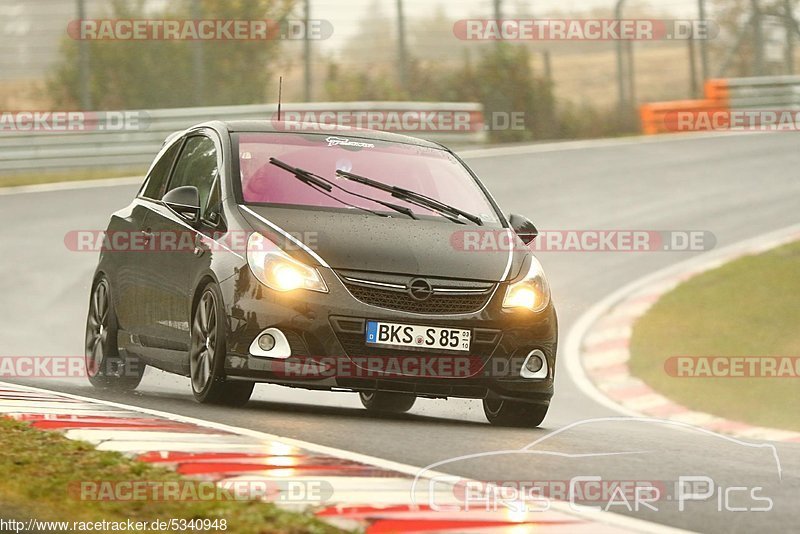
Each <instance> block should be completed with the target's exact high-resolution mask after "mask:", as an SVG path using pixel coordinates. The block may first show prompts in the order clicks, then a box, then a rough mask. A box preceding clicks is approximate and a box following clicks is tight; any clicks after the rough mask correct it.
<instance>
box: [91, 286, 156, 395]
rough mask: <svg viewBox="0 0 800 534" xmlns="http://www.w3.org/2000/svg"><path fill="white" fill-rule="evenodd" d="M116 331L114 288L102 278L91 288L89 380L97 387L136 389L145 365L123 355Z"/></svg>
mask: <svg viewBox="0 0 800 534" xmlns="http://www.w3.org/2000/svg"><path fill="white" fill-rule="evenodd" d="M117 331H118V325H117V314H116V313H115V311H114V301H113V300H112V299H111V285H110V284H109V283H108V280H107V279H106V278H105V276H103V277H101V278H100V279H98V280H97V282H96V283H95V285H94V287H93V288H92V295H91V298H90V300H89V315H88V316H87V318H86V336H85V344H84V347H85V351H84V361H85V363H86V377H87V378H88V379H89V382H90V383H91V384H92V385H93V386H94V387H97V388H106V389H118V390H123V391H130V390H134V389H136V387H137V386H138V385H139V383H140V382H141V381H142V376H143V375H144V369H145V364H144V363H143V362H141V361H140V360H139V359H138V358H137V357H135V356H133V355H132V354H128V353H124V354H120V351H119V347H118V346H117Z"/></svg>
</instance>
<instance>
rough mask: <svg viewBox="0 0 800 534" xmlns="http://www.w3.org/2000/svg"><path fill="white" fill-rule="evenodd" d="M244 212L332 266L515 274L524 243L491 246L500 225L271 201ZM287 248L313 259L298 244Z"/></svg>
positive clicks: (259, 226) (475, 276)
mask: <svg viewBox="0 0 800 534" xmlns="http://www.w3.org/2000/svg"><path fill="white" fill-rule="evenodd" d="M242 214H243V216H244V217H246V218H247V220H248V222H249V223H250V224H251V226H252V227H253V228H254V229H255V230H257V231H260V232H264V233H265V235H267V237H269V234H271V233H274V231H275V230H274V229H273V228H272V227H271V225H270V224H269V223H271V224H272V225H275V226H277V227H279V228H280V229H282V230H283V231H285V232H288V233H289V234H291V235H292V236H293V237H295V238H296V239H298V240H300V241H302V242H303V243H304V244H305V245H306V246H308V247H309V248H310V249H311V250H313V251H314V252H315V253H316V254H317V255H318V256H319V257H320V258H321V259H322V260H323V261H324V262H326V263H327V264H328V265H329V266H330V267H331V268H333V269H341V270H350V271H374V272H381V273H396V274H408V275H418V276H429V277H437V278H453V279H460V280H481V281H491V282H498V281H502V280H503V279H504V278H503V276H504V275H507V274H508V275H510V276H511V277H514V276H516V274H517V273H518V272H519V270H520V268H521V266H522V263H523V261H524V259H525V251H524V250H522V249H524V248H525V246H524V245H523V244H522V243H521V242H520V241H519V238H517V237H516V235H513V236H512V239H513V240H514V243H516V245H517V246H514V247H513V249H514V251H513V252H509V250H508V248H509V247H507V246H506V247H498V246H492V242H493V241H495V239H496V237H498V236H504V234H505V233H506V232H507V230H505V229H502V228H499V227H495V228H491V229H489V228H485V227H479V226H475V225H472V224H468V225H459V224H455V223H450V222H447V221H439V220H413V219H409V218H406V217H404V216H403V215H399V214H398V216H397V217H391V218H387V217H378V216H375V215H371V214H362V213H342V212H333V211H321V210H303V209H293V208H276V207H272V206H270V207H265V206H247V207H243V209H242ZM264 219H266V220H267V221H268V222H265V221H264ZM465 232H468V233H472V234H471V235H470V236H469V237H468V238H467V241H468V242H470V243H475V240H476V236H477V239H478V240H479V241H481V242H482V243H484V244H485V243H488V246H481V247H479V248H480V250H474V249H475V248H476V247H474V246H472V247H465V246H464V242H465V235H466V234H465ZM476 233H477V234H476ZM489 233H491V234H492V235H488V236H487V235H486V234H489ZM486 238H488V239H486ZM289 248H290V249H292V248H294V249H299V247H289ZM467 248H471V250H466V249H467ZM287 252H289V253H290V254H292V255H293V256H295V257H297V258H298V259H300V260H301V261H306V262H309V261H314V260H313V259H312V258H311V257H309V256H308V255H307V254H306V253H305V252H304V251H302V250H287ZM509 261H510V265H509ZM507 278H508V277H507Z"/></svg>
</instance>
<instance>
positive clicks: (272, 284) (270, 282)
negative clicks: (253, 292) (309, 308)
mask: <svg viewBox="0 0 800 534" xmlns="http://www.w3.org/2000/svg"><path fill="white" fill-rule="evenodd" d="M247 264H248V265H249V266H250V270H251V271H252V272H253V274H254V275H255V277H256V278H257V279H258V280H259V281H260V282H261V283H262V284H264V285H265V286H267V287H269V288H270V289H274V290H275V291H292V290H295V289H308V290H309V291H319V292H321V293H327V292H328V286H326V285H325V281H324V280H323V279H322V276H320V274H319V271H317V270H316V269H315V268H313V267H309V266H308V265H305V264H303V263H300V262H299V261H297V260H295V259H293V258H292V257H291V256H289V255H288V254H286V253H285V252H284V251H282V250H281V249H279V248H278V247H277V246H276V245H275V244H274V243H272V242H271V241H269V240H268V239H266V238H265V237H264V236H262V235H261V234H258V233H253V234H251V235H250V239H248V241H247Z"/></svg>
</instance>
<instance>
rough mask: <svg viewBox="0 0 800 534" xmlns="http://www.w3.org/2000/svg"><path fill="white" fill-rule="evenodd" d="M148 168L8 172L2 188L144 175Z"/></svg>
mask: <svg viewBox="0 0 800 534" xmlns="http://www.w3.org/2000/svg"><path fill="white" fill-rule="evenodd" d="M146 170H147V169H144V170H143V169H139V170H138V171H136V170H102V169H86V170H76V171H64V172H53V171H50V172H36V173H23V174H7V175H2V176H0V188H2V187H13V186H19V185H38V184H49V183H53V182H77V181H83V180H100V179H103V178H122V177H127V176H138V175H142V176H144V172H145V171H146Z"/></svg>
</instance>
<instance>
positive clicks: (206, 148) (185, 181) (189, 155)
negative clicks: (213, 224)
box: [167, 136, 217, 217]
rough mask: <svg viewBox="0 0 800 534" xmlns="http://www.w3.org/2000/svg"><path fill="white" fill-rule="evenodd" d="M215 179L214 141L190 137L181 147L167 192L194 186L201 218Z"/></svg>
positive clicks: (215, 152) (215, 151)
mask: <svg viewBox="0 0 800 534" xmlns="http://www.w3.org/2000/svg"><path fill="white" fill-rule="evenodd" d="M216 177H217V150H216V147H215V146H214V141H212V140H211V139H209V138H208V137H201V136H196V137H190V138H189V139H188V140H187V141H186V143H185V144H184V145H183V150H182V151H181V155H180V157H179V158H178V163H177V164H176V165H175V171H174V172H173V173H172V180H170V182H169V187H168V189H167V191H172V190H173V189H175V188H177V187H182V186H185V185H193V186H195V187H196V188H197V191H198V192H199V193H200V206H201V207H202V208H203V213H201V216H203V217H204V216H205V212H206V206H208V199H209V196H211V187H212V186H213V185H214V181H215V179H216Z"/></svg>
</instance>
